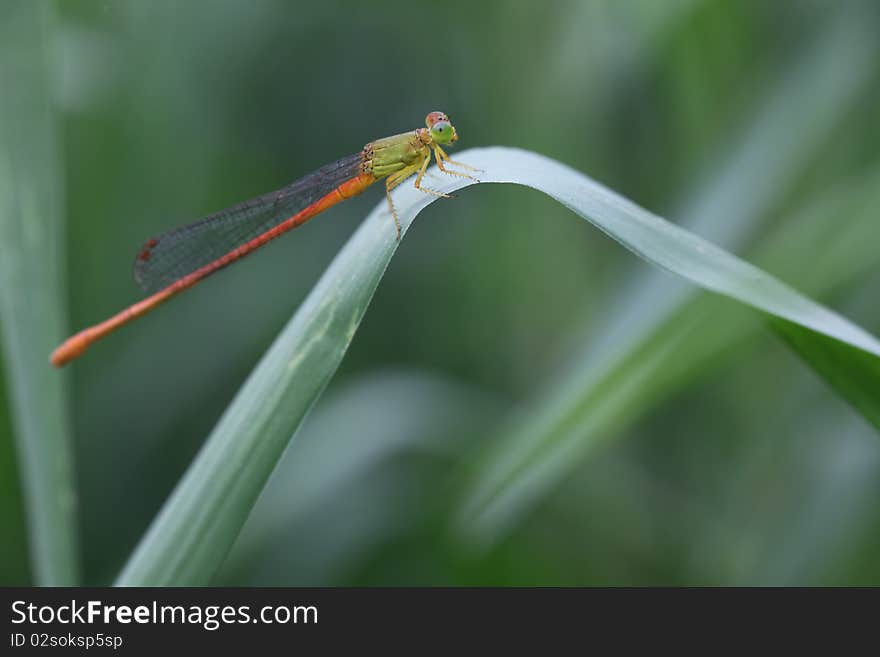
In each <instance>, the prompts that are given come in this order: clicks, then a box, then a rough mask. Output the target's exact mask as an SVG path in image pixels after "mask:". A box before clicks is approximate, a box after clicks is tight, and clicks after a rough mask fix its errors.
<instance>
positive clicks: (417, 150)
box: [364, 128, 431, 178]
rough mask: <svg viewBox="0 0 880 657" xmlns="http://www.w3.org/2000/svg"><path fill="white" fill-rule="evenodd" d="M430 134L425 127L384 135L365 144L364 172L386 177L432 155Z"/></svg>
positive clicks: (377, 176)
mask: <svg viewBox="0 0 880 657" xmlns="http://www.w3.org/2000/svg"><path fill="white" fill-rule="evenodd" d="M430 142H431V137H430V134H428V131H427V130H425V129H424V128H419V129H418V130H411V131H410V132H404V133H402V134H399V135H393V136H391V137H383V138H382V139H377V140H376V141H373V142H370V143H369V144H367V145H366V146H364V172H365V173H372V174H373V175H374V176H375V177H376V178H384V177H386V176H388V175H391V174H392V173H394V172H396V171H400V170H401V169H403V168H405V167H408V166H410V165H412V164H414V163H416V162H422V161H423V160H424V159H425V158H426V157H430V154H431V151H430V149H429V144H430Z"/></svg>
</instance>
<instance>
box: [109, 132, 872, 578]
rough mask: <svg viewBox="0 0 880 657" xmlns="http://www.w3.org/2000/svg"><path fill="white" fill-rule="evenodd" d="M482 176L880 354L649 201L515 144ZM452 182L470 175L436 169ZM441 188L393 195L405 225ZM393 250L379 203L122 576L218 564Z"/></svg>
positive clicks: (493, 153) (647, 254)
mask: <svg viewBox="0 0 880 657" xmlns="http://www.w3.org/2000/svg"><path fill="white" fill-rule="evenodd" d="M457 159H460V160H462V161H464V162H467V163H469V164H471V165H472V166H477V167H479V168H480V169H483V173H481V174H480V177H481V179H482V180H483V181H484V182H498V183H504V182H506V183H517V184H521V185H525V186H528V187H532V188H535V189H538V190H540V191H543V192H544V193H546V194H548V195H550V196H551V197H553V198H556V199H557V200H558V201H560V202H561V203H563V204H564V205H566V206H567V207H569V208H571V209H572V210H573V211H574V212H576V213H577V214H579V215H580V216H582V217H584V218H585V219H587V220H589V221H590V222H592V223H593V224H594V225H596V226H597V227H599V228H600V229H601V230H603V231H604V232H606V233H608V234H609V235H611V236H612V237H614V238H615V239H617V240H618V241H620V242H621V243H622V244H624V245H625V246H626V247H627V248H629V249H631V250H632V251H634V252H635V253H637V254H639V255H640V256H642V257H643V258H645V259H647V260H648V261H650V262H653V263H655V264H657V265H659V266H661V267H663V268H665V269H667V270H669V271H672V272H674V273H676V274H678V275H680V276H682V277H684V278H685V279H687V280H689V281H691V282H693V283H695V284H697V285H699V286H702V287H704V288H706V289H709V290H712V291H715V292H718V293H720V294H723V295H726V296H729V297H732V298H734V299H737V300H739V301H742V302H743V303H745V304H747V305H750V306H752V307H754V308H757V309H760V310H762V311H764V312H767V313H770V314H772V315H774V316H777V317H781V318H784V319H786V320H788V321H791V322H795V323H797V324H799V325H801V326H803V327H805V328H808V329H809V330H810V331H812V332H814V333H818V334H821V335H824V336H827V337H829V338H832V339H833V340H836V341H838V342H840V343H844V344H847V345H850V346H852V347H854V348H856V349H857V350H860V351H862V352H865V353H867V354H870V355H871V357H872V358H878V357H880V343H878V342H877V341H876V340H875V339H874V338H873V337H872V336H871V335H869V334H868V333H866V332H864V331H862V330H861V329H859V328H858V327H857V326H855V325H853V324H852V323H850V322H848V321H847V320H845V319H843V318H842V317H840V316H839V315H836V314H835V313H833V312H832V311H830V310H828V309H826V308H824V307H822V306H820V305H818V304H816V303H814V302H812V301H810V300H809V299H807V298H805V297H803V296H801V295H800V294H798V293H797V292H795V291H794V290H792V289H791V288H790V287H788V286H787V285H785V284H783V283H781V282H780V281H778V280H776V279H775V278H773V277H772V276H770V275H768V274H766V273H765V272H763V271H761V270H759V269H757V268H756V267H754V266H752V265H750V264H748V263H745V262H743V261H741V260H739V259H737V258H735V257H734V256H732V255H730V254H728V253H726V252H725V251H723V250H722V249H719V248H718V247H716V246H714V245H712V244H710V243H708V242H706V241H705V240H702V239H700V238H699V237H697V236H696V235H693V234H691V233H688V232H687V231H685V230H683V229H681V228H678V227H676V226H674V225H672V224H670V223H668V222H666V221H664V220H663V219H661V218H659V217H657V216H655V215H653V214H651V213H649V212H647V211H646V210H643V209H642V208H640V207H638V206H636V205H635V204H633V203H631V202H629V201H627V200H626V199H624V198H622V197H621V196H619V195H617V194H615V193H614V192H612V191H610V190H608V189H606V188H604V187H602V186H601V185H599V184H597V183H595V182H594V181H592V180H590V179H589V178H587V177H586V176H584V175H583V174H580V173H578V172H576V171H574V170H572V169H570V168H568V167H566V166H564V165H562V164H559V163H558V162H554V161H553V160H550V159H547V158H545V157H542V156H540V155H537V154H534V153H529V152H526V151H522V150H518V149H509V148H485V149H474V150H471V151H467V152H464V153H461V154H459V155H458V156H457ZM429 176H430V178H431V179H432V180H431V182H430V186H431V187H433V188H435V189H438V190H440V191H444V192H452V191H454V190H456V189H461V188H462V187H466V186H468V185H471V184H473V182H471V181H468V180H463V179H458V178H456V179H450V178H447V177H442V176H441V175H440V174H439V172H437V171H436V169H432V170H431V171H430V172H429ZM434 200H436V198H435V197H433V196H429V195H426V194H422V193H420V192H419V191H418V190H415V189H413V188H412V187H405V188H401V189H400V190H399V192H398V193H396V196H395V202H396V205H397V207H398V211H399V214H400V219H401V224H402V225H403V228H404V230H407V229H408V228H409V225H410V224H411V222H412V220H413V218H414V217H415V216H416V215H417V214H418V212H420V211H421V210H422V209H423V208H424V207H426V206H427V205H428V204H429V203H431V202H433V201H434ZM396 248H397V243H396V241H395V235H394V228H393V224H392V221H391V217H390V215H389V213H388V210H387V207H386V206H385V204H384V203H380V204H379V205H378V206H377V207H376V209H375V210H374V211H373V212H372V213H371V214H370V215H369V217H367V219H366V220H365V221H364V223H363V224H362V225H361V227H360V228H359V229H358V231H357V232H356V233H355V235H354V236H353V237H352V238H351V239H350V240H349V242H348V243H347V244H346V246H345V247H344V249H343V250H342V251H341V252H340V254H339V255H338V256H337V257H336V259H335V260H334V261H333V263H332V264H331V265H330V267H329V268H328V270H327V271H326V272H325V274H324V276H323V277H322V278H321V280H320V281H319V282H318V284H317V285H316V287H315V288H314V289H313V291H312V292H311V294H310V295H309V297H308V298H307V299H306V301H305V302H304V303H303V305H302V306H301V308H300V309H299V311H298V312H297V313H296V315H295V316H294V318H293V319H292V320H291V322H290V323H289V324H288V326H287V327H286V328H285V329H284V331H283V332H282V334H281V335H280V336H279V338H278V339H277V340H276V341H275V343H274V344H273V346H272V347H271V349H270V350H269V351H268V352H267V354H266V355H265V356H264V357H263V359H262V360H261V362H260V363H259V365H258V366H257V368H256V369H255V370H254V372H253V373H252V374H251V376H250V377H249V379H248V381H247V382H246V383H245V385H244V387H243V388H242V390H241V391H240V392H239V394H238V395H237V397H236V399H235V400H234V401H233V403H232V404H231V405H230V407H229V408H228V409H227V411H226V413H225V414H224V416H223V418H222V419H221V420H220V423H219V424H218V426H217V427H216V429H215V430H214V431H213V432H212V434H211V436H210V437H209V438H208V441H207V442H206V444H205V446H204V447H203V449H202V450H201V452H200V453H199V455H198V456H197V458H196V460H195V462H194V463H193V464H192V466H191V467H190V469H189V471H188V472H187V473H186V475H185V476H184V478H183V480H182V481H181V482H180V484H179V485H178V487H177V489H176V490H175V491H174V493H173V494H172V496H171V498H170V499H169V501H168V502H167V503H166V505H165V506H164V508H163V509H162V511H161V512H160V514H159V516H158V518H157V519H156V521H155V522H154V523H153V525H152V526H151V528H150V529H149V531H148V532H147V534H146V536H145V537H144V539H143V540H142V542H141V544H140V545H139V546H138V548H137V550H136V551H135V553H134V555H133V556H132V558H131V560H130V561H129V563H128V564H127V565H126V567H125V569H124V570H123V572H122V574H121V575H120V577H119V579H118V582H117V583H118V584H120V585H168V584H175V585H197V584H205V583H207V582H209V581H210V580H211V578H212V577H213V576H214V574H215V573H216V572H217V570H218V568H219V567H220V565H221V564H222V562H223V560H224V558H225V556H226V554H227V552H228V551H229V549H230V547H231V545H232V543H233V542H234V540H235V538H236V536H237V535H238V532H239V531H240V529H241V526H242V524H243V523H244V521H245V519H246V518H247V515H248V513H249V511H250V509H251V507H252V505H253V503H254V501H255V500H256V498H257V496H258V495H259V493H260V491H261V490H262V488H263V485H264V484H265V482H266V480H267V478H268V477H269V475H270V473H271V472H272V469H273V468H274V467H275V465H276V463H277V461H278V459H279V458H280V456H281V454H282V452H283V451H284V448H285V447H286V445H287V443H288V442H289V440H290V439H291V437H292V436H293V434H294V432H295V431H296V429H297V427H298V426H299V424H300V422H301V421H302V419H303V418H304V417H305V415H306V413H307V412H308V410H309V408H310V407H311V406H312V404H313V403H314V401H315V400H316V399H317V397H318V396H319V395H320V393H321V391H322V390H323V388H324V387H325V386H326V384H327V382H328V381H329V379H330V377H331V376H332V374H333V372H334V371H335V370H336V368H337V366H338V365H339V362H340V361H341V359H342V357H343V355H344V353H345V351H346V349H347V347H348V345H349V343H350V342H351V340H352V338H353V336H354V333H355V331H356V329H357V326H358V324H359V323H360V320H361V318H362V317H363V314H364V312H365V310H366V307H367V305H368V303H369V301H370V299H371V297H372V295H373V292H374V291H375V289H376V287H377V285H378V283H379V280H380V279H381V277H382V274H383V273H384V271H385V269H386V267H387V266H388V263H389V261H390V258H391V256H392V255H393V254H394V251H395V250H396Z"/></svg>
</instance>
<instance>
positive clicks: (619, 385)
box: [457, 171, 880, 545]
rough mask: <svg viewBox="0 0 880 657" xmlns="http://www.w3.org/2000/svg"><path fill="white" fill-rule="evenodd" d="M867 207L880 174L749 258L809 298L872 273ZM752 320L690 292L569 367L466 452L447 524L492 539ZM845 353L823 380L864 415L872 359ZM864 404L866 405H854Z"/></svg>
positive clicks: (825, 196) (742, 334)
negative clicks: (574, 373) (458, 504)
mask: <svg viewBox="0 0 880 657" xmlns="http://www.w3.org/2000/svg"><path fill="white" fill-rule="evenodd" d="M878 205H880V171H875V172H873V173H871V174H869V175H866V176H863V177H860V178H859V179H858V180H856V181H853V182H851V183H848V184H845V185H841V186H840V187H839V188H836V189H833V190H831V191H830V192H823V193H822V195H821V196H820V198H818V199H815V200H813V201H811V202H809V203H808V204H807V207H806V209H805V210H804V211H803V212H800V213H798V214H797V215H796V216H793V217H790V218H789V219H788V220H786V221H784V222H782V224H781V226H780V228H779V229H777V230H776V231H774V232H773V233H771V234H770V235H769V236H767V237H766V238H764V239H763V240H761V248H760V249H759V250H758V252H757V255H756V257H755V260H756V262H758V263H761V264H762V265H765V266H766V267H767V268H768V269H769V270H771V271H774V272H777V273H779V274H781V275H783V276H785V277H786V278H791V279H798V280H800V281H801V284H802V285H803V287H804V288H805V289H806V290H809V291H810V292H811V293H813V294H815V295H819V296H826V295H828V294H831V293H834V292H837V291H838V290H839V289H840V288H841V287H843V286H845V285H848V284H851V283H852V282H853V281H857V280H859V279H860V278H861V277H862V276H863V275H865V273H866V272H868V271H870V270H871V269H872V268H875V269H876V267H877V266H878V261H877V256H876V252H875V249H874V246H873V245H874V236H875V234H876V211H875V209H874V208H876V207H878ZM777 321H778V322H779V323H783V320H777ZM786 324H787V323H786ZM762 325H763V323H762V322H761V321H760V316H759V315H757V314H755V313H751V312H748V310H747V309H746V308H744V307H743V306H739V305H734V304H730V303H727V302H725V300H724V299H722V298H721V297H717V296H712V295H707V294H698V295H697V296H696V297H695V298H693V299H692V300H690V301H689V302H687V303H685V304H684V305H682V306H680V307H678V308H677V309H676V312H675V313H673V314H671V315H669V316H668V317H667V318H666V319H665V321H661V322H660V323H658V324H656V325H653V324H650V325H647V326H646V327H644V328H645V329H650V330H649V331H647V332H646V333H643V332H637V333H636V339H634V340H629V339H628V340H627V341H625V342H624V344H623V347H622V348H618V349H617V350H610V352H609V353H607V354H603V356H604V358H601V359H593V360H590V361H588V363H590V364H591V365H592V366H593V367H591V368H588V370H587V371H581V370H583V369H584V368H583V366H580V367H579V373H580V376H578V377H576V378H575V379H574V380H572V381H569V382H568V385H567V386H566V387H564V388H555V389H554V390H553V391H551V394H550V395H549V396H548V397H546V398H545V399H543V400H541V401H540V403H538V404H537V405H532V406H531V407H527V408H525V409H522V411H521V412H519V413H517V414H516V416H515V417H513V418H511V420H510V422H508V423H506V428H507V431H506V432H504V431H502V432H501V433H500V435H499V440H497V441H492V442H491V443H490V444H489V445H488V447H487V448H485V449H484V450H481V452H480V453H479V454H477V455H475V456H474V458H473V459H472V460H473V464H472V466H471V467H469V472H468V473H467V478H468V482H467V484H466V485H465V486H464V491H465V492H464V495H463V500H464V505H463V508H462V509H461V511H460V514H459V517H458V519H457V522H458V523H459V524H458V529H459V531H460V532H461V533H462V536H463V537H465V538H466V540H468V542H474V543H476V544H484V545H485V544H486V543H488V542H492V541H494V540H497V538H498V537H499V536H500V535H503V534H504V533H505V532H506V530H508V529H509V528H510V527H511V526H512V525H513V524H514V523H515V521H516V518H517V517H519V516H520V515H521V514H522V513H524V511H525V510H526V509H528V508H531V507H532V506H533V505H534V504H535V501H536V499H538V498H539V497H541V496H542V495H543V494H545V493H546V492H547V491H548V490H549V489H550V488H552V487H553V486H554V485H555V483H556V482H558V481H559V480H560V478H561V477H563V476H564V475H565V474H566V473H568V472H569V471H570V470H571V469H572V468H573V467H576V465H577V464H579V463H582V462H583V459H584V458H585V456H586V455H587V454H588V453H592V452H593V451H594V450H595V449H596V448H597V447H598V446H600V445H601V444H602V443H603V442H604V441H607V440H609V439H611V438H612V437H614V436H615V435H617V434H618V433H619V432H620V430H621V429H622V428H623V427H625V426H626V425H627V424H628V423H631V422H632V421H633V420H634V419H635V418H638V417H639V416H640V415H641V414H642V413H643V412H644V411H645V409H646V408H648V407H649V406H650V405H652V404H654V403H656V402H657V401H658V400H659V399H661V398H664V397H667V396H669V395H671V394H672V393H673V392H674V391H676V390H680V389H681V388H682V387H683V386H684V385H686V384H687V383H688V382H690V381H692V380H693V379H694V377H696V376H700V375H705V373H706V371H707V369H708V368H709V367H711V366H713V365H715V364H723V363H724V362H725V357H726V356H728V355H730V354H732V353H734V351H733V349H734V348H735V347H737V346H738V345H740V344H741V343H742V342H743V341H745V340H747V339H750V338H753V337H755V336H756V335H757V334H758V333H759V330H760V328H761V327H762ZM789 327H790V330H795V328H796V327H795V325H790V324H789ZM639 328H640V330H641V327H639ZM807 336H808V337H807V339H808V342H807V343H806V346H811V347H812V348H813V349H814V350H818V349H819V348H821V349H822V350H823V351H824V350H826V349H829V348H837V345H841V343H839V342H837V341H834V340H830V342H831V344H832V345H834V347H829V346H828V345H823V343H824V342H825V341H824V340H823V339H822V338H821V337H819V336H817V335H816V334H815V333H808V334H807ZM809 336H813V337H814V338H815V339H812V340H810V339H809ZM840 348H842V349H845V347H844V346H841V347H840ZM735 353H739V352H738V351H737V352H735ZM847 356H848V357H849V358H850V359H849V360H846V359H842V360H840V361H838V363H837V367H838V368H839V373H842V372H845V371H846V368H852V372H851V373H850V374H849V376H848V377H846V378H845V379H844V380H843V381H842V382H841V381H838V380H833V379H830V378H829V382H832V383H833V384H834V387H835V388H836V389H837V390H838V391H839V392H840V393H841V394H842V395H843V396H844V397H846V398H847V399H849V400H850V401H851V403H853V404H854V405H855V406H856V407H857V408H859V410H860V411H861V412H862V413H863V415H864V416H865V417H866V418H868V419H869V420H870V419H871V418H872V417H873V416H874V415H875V414H876V409H877V408H878V406H877V402H878V398H877V395H876V392H875V393H874V394H873V397H871V392H872V391H876V390H877V389H878V387H877V386H876V385H874V386H870V385H868V386H864V384H862V385H863V387H859V386H858V385H855V384H857V383H858V382H859V381H860V380H861V379H862V378H863V377H864V374H862V375H858V373H859V372H860V371H862V370H864V368H865V363H864V360H866V361H867V362H868V363H874V362H876V359H874V358H873V357H872V356H869V357H867V358H866V359H864V360H863V356H862V353H861V352H858V351H857V352H856V353H854V354H848V355H847ZM807 360H808V362H809V359H807ZM814 366H815V365H814ZM868 374H870V372H869V373H868ZM853 385H855V387H856V389H857V390H858V392H859V395H862V396H863V397H861V398H860V399H858V400H856V399H852V398H851V391H849V390H847V387H849V386H853ZM864 395H867V396H868V397H867V398H865V397H864ZM869 400H870V401H872V403H873V407H872V408H865V407H864V403H865V402H867V401H869Z"/></svg>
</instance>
